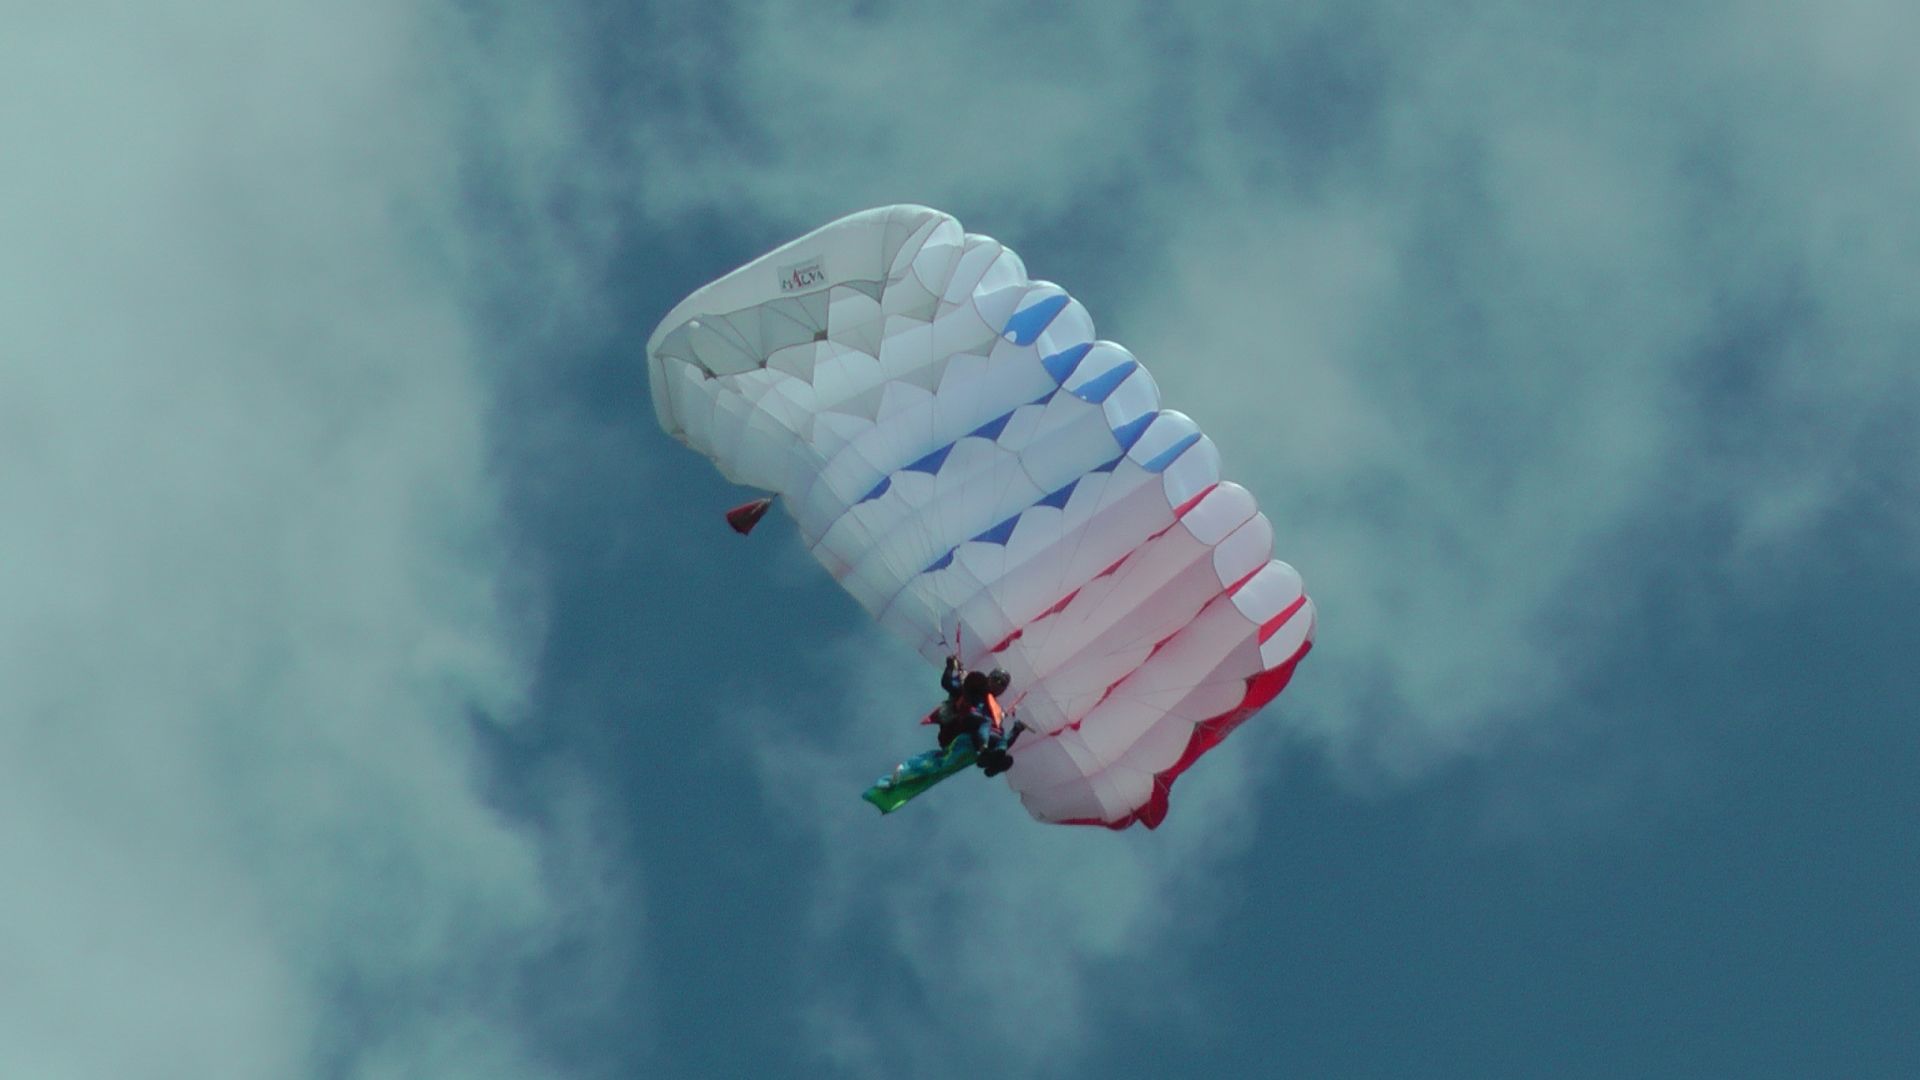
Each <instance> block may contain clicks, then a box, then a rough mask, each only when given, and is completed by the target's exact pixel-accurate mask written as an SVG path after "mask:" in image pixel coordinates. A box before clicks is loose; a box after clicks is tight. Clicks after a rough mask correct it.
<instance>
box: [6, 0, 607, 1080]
mask: <svg viewBox="0 0 1920 1080" xmlns="http://www.w3.org/2000/svg"><path fill="white" fill-rule="evenodd" d="M463 19H464V16H462V15H461V13H460V12H458V11H457V10H454V9H451V8H440V7H437V6H434V5H392V4H384V3H370V2H369V3H347V4H320V5H304V6H302V5H280V6H276V7H271V8H261V7H259V6H257V5H198V6H188V5H175V6H172V7H171V8H167V9H159V8H141V9H139V10H132V9H128V8H125V7H124V6H122V5H102V6H94V7H90V6H86V5H64V6H60V7H57V8H48V9H46V10H44V11H42V12H38V13H35V14H31V15H25V14H22V15H18V16H16V17H14V18H12V19H10V22H9V28H8V32H7V34H6V35H4V38H3V39H0V70H5V71H6V72H7V73H8V79H9V85H11V86H15V87H16V92H11V93H8V94H5V95H0V144H4V145H6V146H7V147H9V148H10V150H9V153H8V166H7V168H6V169H4V170H0V236H4V237H5V238H6V239H5V242H4V244H0V505H4V514H3V515H0V552H4V556H3V557H0V743H3V744H4V746H5V752H4V753H0V804H4V805H3V807H0V813H3V814H4V817H3V818H0V866H4V868H5V872H6V878H7V881H8V886H7V888H6V890H5V892H4V896H0V926H3V927H4V929H0V967H4V968H6V969H7V970H8V971H10V972H13V973H14V974H13V975H11V976H10V977H8V978H7V979H6V980H4V986H0V1072H4V1073H7V1074H8V1075H22V1076H25V1075H32V1076H36V1077H47V1078H58V1077H96V1076H97V1077H124V1076H136V1075H140V1076H183V1077H184V1076H193V1077H223V1076H233V1077H242V1076H245V1077H255V1076H294V1075H305V1074H312V1073H316V1072H319V1071H321V1070H322V1069H325V1070H326V1071H327V1072H328V1074H329V1075H336V1074H337V1075H356V1076H381V1075H460V1076H468V1077H486V1076H515V1077H524V1076H535V1075H543V1074H544V1073H546V1072H548V1071H549V1070H548V1069H547V1068H546V1066H544V1065H543V1064H542V1063H541V1061H542V1054H543V1051H542V1049H541V1047H540V1044H539V1038H538V1032H537V1030H534V1029H532V1028H530V1027H529V1026H528V1025H527V1023H526V1022H525V1021H524V1020H523V1018H522V1017H523V1013H522V1011H521V1008H522V1005H523V1002H521V1001H520V1000H519V997H520V996H523V995H524V994H525V992H526V988H525V986H524V985H523V982H524V979H525V978H527V977H528V976H526V975H524V974H523V973H524V971H525V970H526V968H527V965H529V964H531V963H533V962H536V961H539V960H541V959H542V958H543V957H544V956H545V955H546V953H547V952H548V950H550V949H552V948H553V947H554V946H555V945H556V944H558V943H560V942H562V941H563V940H565V939H566V938H568V937H569V936H570V935H577V934H579V933H582V932H583V929H582V927H583V920H586V921H591V920H593V919H596V918H598V917H599V916H600V914H601V909H600V907H599V905H601V904H603V903H605V902H606V899H605V898H606V894H607V890H608V889H610V888H611V886H605V885H602V884H601V882H600V881H599V880H598V879H597V878H596V877H595V876H594V874H593V873H592V872H591V870H590V866H591V862H592V860H591V858H590V857H587V856H584V855H583V854H582V853H581V850H580V846H581V845H584V844H589V843H591V839H590V838H589V837H587V836H585V830H583V829H580V828H574V827H571V826H569V825H567V823H568V822H570V821H576V820H578V817H577V815H575V816H559V817H556V818H555V819H554V820H555V821H556V822H558V824H555V825H553V826H552V827H551V828H550V829H547V830H538V829H536V828H535V827H534V826H533V825H531V824H527V823H519V822H515V821H513V820H510V819H508V818H507V817H506V816H504V815H503V814H502V813H501V812H499V811H497V810H495V809H494V808H492V807H491V806H489V805H488V803H487V801H486V799H485V797H484V795H483V792H482V791H481V788H480V781H481V777H480V776H479V774H478V767H479V759H478V756H477V751H476V749H475V747H474V746H473V745H472V741H471V733H470V728H469V725H470V723H471V722H472V721H471V719H470V717H471V716H472V715H473V714H474V713H476V712H477V713H481V714H486V715H488V716H492V717H495V718H497V719H508V718H511V717H512V716H513V715H514V714H516V712H517V711H519V710H521V709H522V708H523V707H524V696H525V694H526V690H527V685H528V680H529V678H530V668H531V658H530V645H531V642H530V641H529V640H528V639H527V636H526V635H525V634H524V633H523V632H522V631H521V630H519V629H517V628H516V627H515V625H514V624H513V621H512V618H513V614H514V613H513V612H510V611H508V610H505V609H504V607H503V603H502V600H501V598H500V589H501V583H502V579H501V563H502V560H503V553H502V551H501V548H500V543H499V540H498V535H497V532H498V508H497V506H496V503H495V500H496V497H497V496H496V492H495V490H494V481H493V478H492V477H491V476H490V474H489V466H490V463H489V460H488V445H487V433H486V431H485V428H484V424H485V422H486V419H487V417H488V415H489V406H490V401H489V393H490V387H489V381H488V380H489V377H490V376H489V369H488V358H487V350H486V348H485V347H484V345H483V341H482V338H481V334H482V333H484V330H483V329H482V325H481V324H480V323H479V321H478V315H477V314H476V311H477V309H478V304H479V301H480V300H482V299H484V298H486V295H487V294H488V293H489V291H491V290H497V289H499V287H500V285H501V280H500V278H499V277H498V276H497V274H498V272H499V270H500V269H501V267H500V266H499V265H498V264H499V263H500V262H501V261H502V258H503V256H504V255H505V254H506V253H505V251H503V250H501V249H499V248H497V247H495V246H494V244H493V241H492V240H491V239H490V238H489V237H488V236H485V235H480V234H478V232H477V230H476V227H475V224H474V222H473V220H472V219H471V218H470V217H469V216H468V215H469V212H470V210H471V209H472V208H471V207H470V206H467V205H463V201H462V200H463V199H465V198H466V197H468V196H469V195H470V194H471V191H472V188H471V181H472V179H473V178H474V176H475V174H476V173H478V172H488V171H491V173H494V174H498V178H497V179H496V180H495V181H494V182H495V183H497V184H499V185H500V186H501V188H502V189H503V190H504V191H506V192H507V193H508V194H509V195H510V196H511V198H510V199H509V200H508V201H509V202H512V201H513V200H517V199H522V198H524V199H526V201H527V202H528V203H533V204H537V201H538V196H539V195H540V194H541V192H542V190H543V185H546V186H551V185H553V184H554V183H555V180H554V178H553V176H552V175H551V170H552V169H553V166H554V164H555V162H556V161H557V160H559V159H560V158H561V157H562V156H563V155H564V153H565V152H566V151H565V147H566V140H567V139H568V137H569V136H568V135H567V133H566V132H565V130H564V129H563V128H559V127H557V126H556V125H557V123H558V117H557V114H555V113H554V112H553V109H554V106H555V104H556V98H555V97H554V96H553V86H554V82H553V79H552V77H551V76H550V75H549V74H546V73H543V71H542V70H541V69H540V67H539V65H540V64H542V63H546V62H548V60H550V59H551V58H550V57H549V56H547V55H546V54H544V53H541V52H539V51H537V50H536V51H533V52H530V53H527V54H519V53H516V52H515V50H514V49H512V48H507V47H504V46H502V47H500V48H499V49H498V50H494V49H490V48H489V47H486V46H482V45H481V44H480V43H479V42H478V41H477V40H476V39H474V38H473V37H470V36H468V28H469V27H468V24H467V23H465V22H464V21H463ZM514 30H515V26H514V25H513V24H507V23H495V24H493V26H492V27H491V30H490V32H491V33H493V34H495V35H502V36H504V35H507V34H508V33H509V31H514ZM473 140H478V141H479V142H480V143H481V144H482V145H478V146H476V145H474V143H473ZM518 270H519V271H520V272H521V273H522V274H524V275H525V277H526V278H527V279H528V281H529V285H528V287H529V288H534V289H538V288H542V287H544V286H543V285H542V284H541V283H542V282H553V281H561V282H564V279H565V270H566V268H565V267H562V266H557V265H556V266H548V265H543V264H542V263H541V262H540V261H538V258H537V256H536V257H535V260H534V261H533V262H531V263H530V264H527V265H523V266H521V267H519V268H518ZM570 797H579V795H578V793H577V792H575V793H573V795H572V796H570ZM604 989H605V988H604V987H600V986H595V985H591V984H583V985H581V986H580V987H579V988H578V991H577V992H579V993H581V994H586V995H592V994H594V993H598V992H602V991H603V990H604Z"/></svg>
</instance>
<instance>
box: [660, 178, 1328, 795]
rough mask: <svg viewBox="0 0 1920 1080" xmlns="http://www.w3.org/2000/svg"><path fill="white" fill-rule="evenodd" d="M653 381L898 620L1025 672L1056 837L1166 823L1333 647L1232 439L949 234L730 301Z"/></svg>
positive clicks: (890, 224)
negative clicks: (1179, 795) (1197, 770)
mask: <svg viewBox="0 0 1920 1080" xmlns="http://www.w3.org/2000/svg"><path fill="white" fill-rule="evenodd" d="M647 375H648V381H649V386H650V389H651V391H652V395H653V403H654V409H655V412H656V413H657V414H658V416H659V420H660V424H661V426H662V427H663V428H664V429H665V430H666V431H667V432H668V433H669V434H670V435H672V436H674V437H675V438H677V439H679V440H680V441H682V442H684V443H686V444H687V445H688V446H690V447H692V448H693V449H694V450H697V451H699V452H700V453H701V454H703V455H705V456H706V457H708V458H710V459H711V460H712V461H713V463H714V464H715V465H716V466H717V467H718V468H719V470H720V472H721V474H722V475H724V476H725V477H726V478H727V479H729V480H731V481H734V482H735V483H738V484H744V485H748V486H752V487H756V488H760V489H762V490H765V491H769V492H773V493H775V494H776V495H778V496H779V502H780V504H781V506H782V507H783V508H784V509H785V510H786V512H787V513H788V514H789V515H791V516H792V518H793V519H794V521H795V523H796V524H797V526H798V529H799V533H800V536H801V538H802V539H803V540H804V542H805V543H806V545H807V547H808V549H809V550H810V551H811V552H812V554H813V556H814V558H816V559H817V560H819V562H820V563H821V565H823V566H824V567H826V569H827V570H828V571H829V572H830V573H831V574H832V575H833V577H834V578H835V580H837V581H838V582H839V583H840V585H841V586H842V587H844V588H845V589H846V591H847V592H848V593H850V594H851V595H852V596H853V597H854V598H855V599H856V600H857V601H859V603H860V604H861V606H863V607H864V608H865V609H866V610H867V611H868V612H869V613H871V614H872V615H873V617H874V618H875V619H877V620H878V621H879V622H880V623H881V624H882V625H883V626H885V627H887V628H888V629H889V630H891V631H893V632H894V633H896V634H898V635H900V636H901V637H903V638H905V639H906V640H907V641H908V642H909V643H911V644H912V645H913V646H914V647H915V648H916V649H918V650H919V652H920V653H921V655H922V656H924V657H926V658H927V659H928V660H930V661H933V662H935V663H938V662H940V661H941V659H942V658H943V656H944V655H945V654H946V653H947V652H949V651H950V650H951V649H952V647H953V645H952V643H954V642H956V641H957V642H960V643H962V644H963V646H964V650H963V654H962V660H963V662H964V663H966V665H967V666H969V667H975V668H982V669H984V668H987V667H1000V668H1004V669H1006V670H1007V671H1008V672H1009V673H1010V674H1011V675H1012V679H1013V683H1012V689H1011V690H1010V691H1009V693H1008V695H1007V696H1006V702H1007V703H1008V704H1009V705H1011V706H1013V707H1016V708H1017V709H1018V710H1019V716H1020V719H1021V720H1023V721H1024V722H1025V723H1026V724H1027V727H1028V732H1027V734H1026V735H1025V736H1024V737H1023V738H1022V740H1021V741H1020V742H1019V743H1018V745H1017V746H1016V747H1015V749H1014V755H1013V757H1014V766H1015V767H1014V768H1012V769H1011V770H1010V771H1009V772H1008V773H1007V774H1006V776H1007V780H1008V784H1009V785H1010V786H1011V787H1012V788H1013V790H1014V791H1015V792H1017V793H1018V794H1019V796H1020V799H1021V801H1022V803H1023V804H1024V805H1025V806H1026V808H1027V810H1028V811H1029V812H1030V813H1031V814H1032V815H1033V816H1034V817H1035V818H1037V819H1039V820H1041V821H1047V822H1060V823H1071V824H1099V825H1105V826H1107V827H1109V828H1114V829H1122V828H1126V827H1127V826H1129V825H1132V824H1135V823H1139V824H1143V825H1145V826H1147V827H1148V828H1153V827H1155V826H1157V825H1159V824H1160V822H1161V820H1162V818H1163V817H1164V816H1165V815H1166V812H1167V794H1168V791H1169V789H1170V788H1171V786H1172V784H1173V781H1174V778H1175V777H1177V776H1179V775H1180V774H1181V773H1182V772H1183V771H1185V770H1186V769H1187V768H1188V767H1189V766H1190V765H1192V764H1193V762H1194V761H1195V759H1197V758H1198V757H1199V756H1200V755H1201V754H1203V753H1205V752H1206V751H1207V750H1209V749H1211V748H1212V747H1213V746H1214V745H1216V744H1217V743H1219V742H1220V740H1221V739H1223V738H1225V737H1226V735H1227V734H1228V733H1229V732H1230V731H1232V730H1233V729H1234V728H1235V727H1236V726H1237V725H1239V724H1240V723H1241V722H1242V721H1243V720H1245V719H1246V718H1247V717H1248V716H1251V715H1252V714H1253V713H1254V712H1256V711H1257V710H1259V709H1260V708H1261V706H1263V705H1265V704H1266V703H1267V702H1268V701H1270V700H1271V699H1272V698H1273V697H1274V696H1275V695H1276V694H1278V693H1279V692H1280V691H1281V690H1282V689H1283V688H1284V687H1285V686H1286V684H1287V681H1288V680H1289V679H1290V678H1291V677H1292V674H1293V671H1294V667H1295V665H1296V664H1298V663H1299V662H1300V660H1301V658H1302V657H1304V656H1305V655H1306V653H1307V651H1308V650H1309V649H1310V648H1312V644H1313V633H1314V620H1315V616H1314V607H1313V603H1312V601H1311V600H1309V599H1308V597H1307V596H1306V593H1305V592H1304V590H1303V586H1302V583H1301V579H1300V575H1299V574H1298V573H1297V572H1296V571H1295V570H1294V569H1293V567H1291V566H1289V565H1287V564H1286V563H1284V562H1280V561H1277V560H1275V559H1273V558H1272V541H1273V528H1272V526H1271V524H1270V523H1269V522H1268V520H1267V518H1266V517H1265V516H1264V515H1263V514H1261V513H1260V512H1259V510H1258V509H1257V507H1256V506H1255V504H1254V500H1253V497H1252V496H1251V495H1250V494H1249V493H1248V492H1247V490H1246V489H1245V488H1242V487H1240V486H1239V485H1237V484H1234V483H1232V482H1231V481H1226V480H1222V479H1221V478H1220V476H1219V465H1220V455H1219V452H1218V450H1217V449H1216V448H1215V446H1214V444H1213V442H1212V440H1210V439H1209V438H1207V436H1206V435H1205V434H1203V433H1202V432H1201V431H1200V429H1199V427H1198V426H1196V425H1195V424H1194V422H1193V421H1192V420H1190V419H1188V418H1187V417H1186V416H1184V415H1182V414H1181V413H1179V412H1175V411H1173V410H1171V409H1162V408H1161V407H1160V393H1159V389H1158V387H1157V386H1156V385H1155V384H1154V381H1153V378H1152V376H1151V375H1149V374H1148V372H1147V369H1146V368H1145V367H1144V366H1142V365H1141V364H1140V363H1139V361H1137V360H1135V359H1134V357H1133V356H1132V355H1131V354H1130V353H1128V352H1127V350H1126V349H1124V348H1122V347H1121V346H1119V345H1116V344H1114V343H1112V342H1109V341H1101V340H1098V339H1097V338H1096V337H1095V335H1094V329H1093V320H1092V318H1091V317H1090V316H1089V315H1088V314H1087V312H1086V310H1085V309H1084V308H1083V307H1081V305H1080V304H1079V303H1078V302H1077V301H1075V300H1074V299H1073V298H1072V297H1070V296H1068V295H1067V293H1066V292H1065V291H1064V290H1062V289H1061V288H1060V287H1059V286H1057V285H1053V284H1050V283H1048V282H1045V281H1036V280H1031V279H1029V278H1028V276H1027V271H1026V267H1025V265H1024V264H1023V263H1022V262H1021V260H1020V258H1019V256H1017V255H1015V254H1014V253H1013V251H1011V250H1010V249H1008V248H1006V247H1005V246H1003V245H1001V244H1000V243H998V242H996V241H995V240H993V239H991V238H990V237H986V236H978V235H973V234H970V233H967V232H966V231H965V230H963V229H962V228H961V226H960V223H959V222H958V221H956V220H955V219H954V218H953V217H951V216H950V215H948V214H945V213H942V212H940V211H938V210H933V209H929V208H927V207H923V206H889V207H883V208H880V209H876V210H868V211H865V212H863V213H858V214H853V215H851V216H849V217H846V218H842V219H841V220H839V221H836V222H833V223H832V224H829V225H826V226H824V227H822V228H820V229H818V230H816V231H814V232H812V233H809V234H807V235H806V236H803V237H801V238H799V239H798V240H794V241H792V242H791V243H788V244H786V245H785V246H783V247H780V248H778V249H776V250H774V251H772V252H770V253H768V254H766V255H764V256H761V257H760V258H758V259H756V260H754V261H753V262H751V263H748V264H747V265H746V266H743V267H741V268H740V269H738V270H735V271H733V272H732V273H730V274H728V275H726V276H725V277H722V278H720V279H719V280H717V281H714V282H712V283H711V284H709V285H706V286H705V287H703V288H701V289H700V290H698V291H697V292H695V293H694V294H693V295H691V296H689V297H688V298H687V299H686V300H684V301H682V302H681V303H680V304H679V305H678V306H677V307H675V308H674V309H673V310H672V311H671V312H670V313H668V315H667V316H666V318H665V319H663V320H662V321H661V323H660V326H659V328H658V329H656V330H655V331H654V333H653V336H652V337H651V338H650V339H649V340H648V342H647ZM752 505H754V504H749V506H752ZM747 509H748V508H741V511H736V512H735V515H734V519H735V527H736V528H738V527H739V524H740V522H739V521H738V520H737V519H738V518H739V517H740V516H741V512H742V511H747ZM752 516H756V517H757V512H753V515H752ZM749 524H750V523H749Z"/></svg>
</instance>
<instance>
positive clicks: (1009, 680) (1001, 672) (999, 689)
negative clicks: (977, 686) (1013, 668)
mask: <svg viewBox="0 0 1920 1080" xmlns="http://www.w3.org/2000/svg"><path fill="white" fill-rule="evenodd" d="M1011 685H1013V676H1011V675H1009V674H1007V673H1006V671H1005V669H1003V668H994V669H993V670H992V671H989V672H987V692H988V693H990V694H1004V693H1006V692H1007V687H1009V686H1011Z"/></svg>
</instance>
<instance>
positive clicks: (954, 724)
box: [923, 656, 1025, 776]
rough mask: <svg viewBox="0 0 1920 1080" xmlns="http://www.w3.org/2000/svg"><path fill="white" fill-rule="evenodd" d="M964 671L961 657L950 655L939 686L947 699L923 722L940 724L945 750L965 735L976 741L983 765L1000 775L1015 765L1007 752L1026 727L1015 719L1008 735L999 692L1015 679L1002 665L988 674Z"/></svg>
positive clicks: (1003, 690)
mask: <svg viewBox="0 0 1920 1080" xmlns="http://www.w3.org/2000/svg"><path fill="white" fill-rule="evenodd" d="M963 671H964V669H963V668H962V667H961V666H960V658H959V657H957V656H949V657H947V665H946V668H945V670H943V671H942V672H941V673H940V688H941V689H942V690H945V691H946V692H947V700H945V701H943V702H941V703H940V705H939V706H938V707H936V708H935V709H934V710H933V712H931V713H929V714H928V715H927V718H926V720H925V721H923V722H924V723H929V724H938V725H939V728H940V733H939V740H940V749H942V750H945V749H946V748H947V747H949V746H951V745H952V744H953V741H954V740H955V739H958V738H960V737H961V736H966V737H967V738H968V739H969V740H971V741H972V743H973V747H974V753H975V755H976V756H977V758H978V760H979V763H980V767H981V768H982V769H983V770H985V772H986V774H987V775H988V776H998V775H999V774H1001V773H1003V772H1006V771H1007V770H1008V769H1010V768H1012V767H1013V758H1012V757H1011V756H1010V755H1009V754H1008V753H1007V748H1008V747H1010V746H1012V745H1013V739H1015V738H1018V737H1019V734H1020V732H1021V731H1023V730H1025V727H1024V725H1022V724H1020V723H1019V721H1017V720H1016V721H1015V722H1014V726H1013V731H1012V737H1011V738H1009V737H1008V733H1007V730H1006V726H1005V719H1006V714H1005V713H1004V712H1003V711H1002V710H1001V707H1000V695H1001V694H1003V693H1005V692H1006V690H1007V687H1008V686H1009V685H1010V684H1011V683H1012V681H1013V680H1012V678H1011V677H1010V676H1009V675H1008V674H1007V673H1006V672H1005V671H1002V670H1001V669H999V668H995V669H993V670H992V671H991V672H988V673H985V674H982V673H980V672H978V671H964V674H963Z"/></svg>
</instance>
